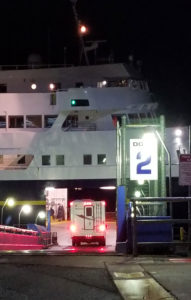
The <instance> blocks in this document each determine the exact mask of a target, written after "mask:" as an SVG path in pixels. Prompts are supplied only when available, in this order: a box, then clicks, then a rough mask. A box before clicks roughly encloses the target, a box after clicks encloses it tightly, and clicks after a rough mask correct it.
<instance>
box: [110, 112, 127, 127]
mask: <svg viewBox="0 0 191 300" xmlns="http://www.w3.org/2000/svg"><path fill="white" fill-rule="evenodd" d="M123 116H124V114H123V115H122V114H121V115H112V122H113V125H114V127H116V126H117V122H119V125H120V126H121V124H122V117H123Z"/></svg>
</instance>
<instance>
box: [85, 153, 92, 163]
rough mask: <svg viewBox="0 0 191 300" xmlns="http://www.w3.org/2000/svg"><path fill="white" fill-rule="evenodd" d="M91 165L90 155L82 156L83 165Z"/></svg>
mask: <svg viewBox="0 0 191 300" xmlns="http://www.w3.org/2000/svg"><path fill="white" fill-rule="evenodd" d="M91 164H92V156H91V154H85V155H84V165H91Z"/></svg>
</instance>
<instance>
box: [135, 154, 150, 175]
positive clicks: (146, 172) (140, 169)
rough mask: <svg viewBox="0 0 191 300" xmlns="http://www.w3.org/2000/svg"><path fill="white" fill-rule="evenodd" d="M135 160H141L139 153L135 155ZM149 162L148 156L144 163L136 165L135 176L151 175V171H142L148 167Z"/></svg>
mask: <svg viewBox="0 0 191 300" xmlns="http://www.w3.org/2000/svg"><path fill="white" fill-rule="evenodd" d="M136 159H141V152H138V153H137V157H136ZM150 162H151V156H148V157H147V158H146V159H145V160H144V161H141V162H140V163H138V164H137V174H151V169H142V168H143V167H145V166H147V165H149V164H150Z"/></svg>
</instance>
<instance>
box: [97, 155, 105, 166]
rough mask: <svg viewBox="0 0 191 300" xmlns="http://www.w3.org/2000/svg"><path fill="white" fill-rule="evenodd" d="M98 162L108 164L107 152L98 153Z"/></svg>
mask: <svg viewBox="0 0 191 300" xmlns="http://www.w3.org/2000/svg"><path fill="white" fill-rule="evenodd" d="M97 163H98V165H105V164H106V154H98V155H97Z"/></svg>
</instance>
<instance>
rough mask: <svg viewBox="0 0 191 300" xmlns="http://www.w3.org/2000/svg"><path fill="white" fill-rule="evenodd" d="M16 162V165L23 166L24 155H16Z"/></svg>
mask: <svg viewBox="0 0 191 300" xmlns="http://www.w3.org/2000/svg"><path fill="white" fill-rule="evenodd" d="M18 158H19V159H18V161H17V163H18V164H19V165H22V164H25V162H26V161H25V155H23V156H22V155H18Z"/></svg>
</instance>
